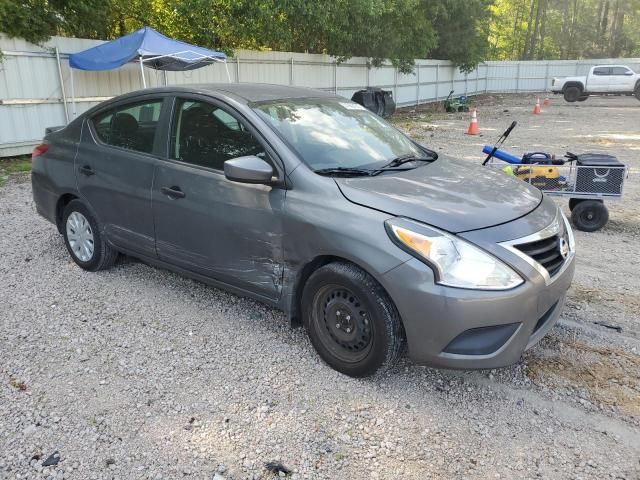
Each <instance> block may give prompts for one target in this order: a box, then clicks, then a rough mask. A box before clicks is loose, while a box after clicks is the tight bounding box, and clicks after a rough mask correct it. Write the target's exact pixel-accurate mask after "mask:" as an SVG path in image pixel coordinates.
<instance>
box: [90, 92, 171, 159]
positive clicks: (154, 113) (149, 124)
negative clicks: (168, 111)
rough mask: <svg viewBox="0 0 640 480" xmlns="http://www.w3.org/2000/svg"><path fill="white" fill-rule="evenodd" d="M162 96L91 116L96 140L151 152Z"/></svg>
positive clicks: (128, 148)
mask: <svg viewBox="0 0 640 480" xmlns="http://www.w3.org/2000/svg"><path fill="white" fill-rule="evenodd" d="M161 109H162V99H153V100H148V101H145V102H137V103H135V104H129V105H121V106H118V107H116V108H114V109H112V110H109V111H107V112H103V113H101V114H99V115H97V116H95V117H94V118H92V123H93V128H94V130H95V132H96V135H97V137H98V139H99V140H100V141H101V142H102V143H105V144H107V145H111V146H114V147H120V148H126V149H127V150H134V151H136V152H143V153H151V152H152V151H153V142H154V139H155V135H156V131H157V129H158V120H159V119H160V110H161Z"/></svg>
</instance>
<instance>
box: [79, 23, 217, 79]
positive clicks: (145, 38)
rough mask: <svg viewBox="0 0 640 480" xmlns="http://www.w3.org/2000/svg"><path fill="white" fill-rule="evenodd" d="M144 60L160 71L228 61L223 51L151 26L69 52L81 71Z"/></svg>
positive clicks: (103, 68)
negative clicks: (200, 45) (184, 40)
mask: <svg viewBox="0 0 640 480" xmlns="http://www.w3.org/2000/svg"><path fill="white" fill-rule="evenodd" d="M141 58H142V61H143V62H144V65H145V66H146V67H151V68H155V69H158V70H173V71H179V70H192V69H194V68H200V67H204V66H206V65H210V64H212V63H214V62H216V61H217V62H220V61H225V60H226V58H227V56H226V55H225V54H224V53H222V52H216V51H215V50H209V49H206V48H201V47H196V46H195V45H191V44H189V43H185V42H180V41H178V40H173V39H171V38H169V37H165V36H164V35H162V34H161V33H159V32H157V31H155V30H154V29H153V28H151V27H144V28H141V29H140V30H137V31H135V32H133V33H130V34H129V35H125V36H124V37H121V38H118V39H117V40H112V41H110V42H106V43H103V44H101V45H98V46H97V47H93V48H89V49H88V50H84V51H82V52H78V53H74V54H71V55H69V65H70V66H71V67H73V68H78V69H80V70H112V69H114V68H118V67H121V66H122V65H124V64H125V63H128V62H130V61H140V59H141Z"/></svg>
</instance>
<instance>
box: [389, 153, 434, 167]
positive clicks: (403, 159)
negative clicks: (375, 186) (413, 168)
mask: <svg viewBox="0 0 640 480" xmlns="http://www.w3.org/2000/svg"><path fill="white" fill-rule="evenodd" d="M435 159H436V157H418V156H416V155H414V154H412V153H407V154H406V155H400V156H399V157H396V158H394V159H393V160H391V161H390V162H389V163H387V164H386V165H383V166H382V168H393V167H399V166H400V165H403V164H405V163H409V162H433V161H434V160H435Z"/></svg>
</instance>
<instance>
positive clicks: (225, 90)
mask: <svg viewBox="0 0 640 480" xmlns="http://www.w3.org/2000/svg"><path fill="white" fill-rule="evenodd" d="M150 93H204V94H207V93H218V94H219V93H222V94H224V95H227V96H233V97H234V98H235V99H236V100H237V101H240V102H242V103H251V102H266V101H275V100H287V99H295V98H319V97H320V98H342V97H338V96H337V95H334V94H333V93H329V92H324V91H322V90H316V89H313V88H304V87H290V86H285V85H272V84H268V83H203V84H192V85H171V86H167V87H159V88H147V89H145V90H137V91H135V92H131V93H127V94H125V95H120V96H119V97H117V98H118V100H124V99H129V98H130V99H134V98H135V97H136V96H138V95H147V94H150Z"/></svg>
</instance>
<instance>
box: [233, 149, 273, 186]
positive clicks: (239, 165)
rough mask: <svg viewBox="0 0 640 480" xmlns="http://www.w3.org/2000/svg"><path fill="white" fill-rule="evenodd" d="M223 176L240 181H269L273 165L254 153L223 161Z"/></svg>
mask: <svg viewBox="0 0 640 480" xmlns="http://www.w3.org/2000/svg"><path fill="white" fill-rule="evenodd" d="M224 176H225V177H227V178H228V179H229V180H232V181H234V182H240V183H270V182H271V178H272V177H273V167H272V166H271V165H269V164H268V163H267V162H265V161H264V160H262V159H261V158H258V157H256V156H255V155H248V156H246V157H238V158H233V159H231V160H227V161H226V162H224Z"/></svg>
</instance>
